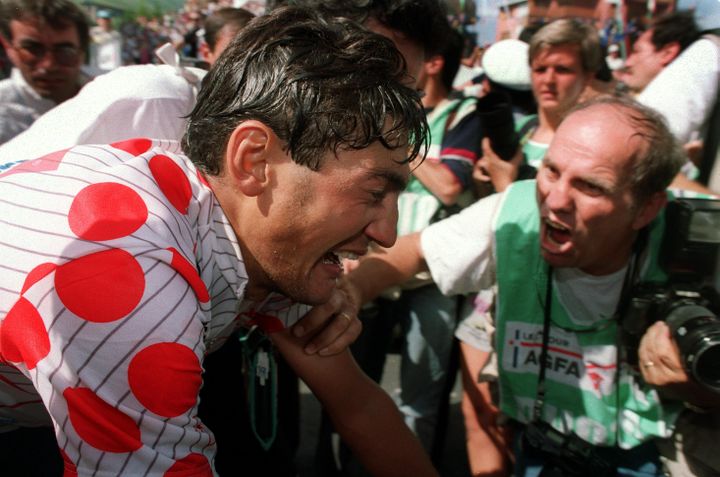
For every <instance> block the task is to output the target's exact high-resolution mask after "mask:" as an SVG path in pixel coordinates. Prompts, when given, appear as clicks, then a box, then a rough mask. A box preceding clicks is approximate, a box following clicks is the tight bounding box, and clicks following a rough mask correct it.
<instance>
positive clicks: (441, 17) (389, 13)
mask: <svg viewBox="0 0 720 477" xmlns="http://www.w3.org/2000/svg"><path fill="white" fill-rule="evenodd" d="M278 3H280V4H286V5H299V6H304V7H308V8H311V9H313V10H316V11H318V12H319V13H320V14H321V15H323V16H325V17H335V18H348V19H350V20H354V21H356V22H358V23H365V22H366V21H367V20H368V19H369V18H374V19H375V20H377V21H378V22H380V23H381V24H382V25H384V26H386V27H388V28H389V29H391V30H394V31H396V32H398V33H401V34H402V35H403V36H404V37H405V38H406V39H408V40H410V41H412V42H413V43H415V44H417V45H420V46H422V48H423V50H424V51H425V56H426V57H429V56H430V55H433V54H436V53H439V52H440V50H439V49H438V48H439V46H440V45H442V41H443V38H444V37H445V35H447V30H448V29H449V28H450V25H449V24H448V22H447V12H446V9H445V6H444V3H441V2H439V1H438V0H284V1H281V2H278Z"/></svg>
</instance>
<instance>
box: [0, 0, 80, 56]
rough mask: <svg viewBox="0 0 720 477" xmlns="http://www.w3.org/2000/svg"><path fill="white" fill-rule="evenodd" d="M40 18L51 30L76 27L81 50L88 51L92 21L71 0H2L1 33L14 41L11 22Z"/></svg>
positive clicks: (0, 8)
mask: <svg viewBox="0 0 720 477" xmlns="http://www.w3.org/2000/svg"><path fill="white" fill-rule="evenodd" d="M32 18H39V19H40V20H42V21H44V22H45V23H47V24H48V25H50V27H51V28H54V29H56V30H64V29H66V28H70V27H72V26H75V28H76V29H77V33H78V38H79V40H80V48H81V49H83V50H86V49H87V47H88V44H89V43H90V19H89V18H88V16H87V15H86V14H85V12H84V11H83V10H82V9H81V8H80V7H79V6H78V5H77V4H76V3H74V2H72V1H71V0H0V33H2V35H3V36H4V37H5V38H7V39H8V40H12V39H13V38H12V31H11V29H10V22H11V21H13V20H17V21H25V20H29V19H32Z"/></svg>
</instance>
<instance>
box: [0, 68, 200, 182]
mask: <svg viewBox="0 0 720 477" xmlns="http://www.w3.org/2000/svg"><path fill="white" fill-rule="evenodd" d="M204 74H205V71H203V70H200V69H197V68H183V69H182V70H180V69H179V68H176V67H173V66H168V65H136V66H124V67H121V68H117V69H115V70H113V71H111V72H109V73H107V74H105V75H102V76H100V77H98V78H96V79H95V80H93V81H92V82H90V83H88V84H87V85H86V86H85V87H84V88H83V89H82V90H80V92H79V93H78V94H77V95H76V96H75V97H74V98H72V99H69V100H67V101H65V102H63V103H62V104H60V105H59V106H57V107H55V108H53V109H52V110H51V111H49V112H48V113H47V114H44V115H43V116H41V117H40V118H39V119H38V120H37V121H35V123H34V124H33V125H32V127H30V128H29V129H28V130H27V131H25V132H24V133H22V134H20V135H19V136H17V137H15V138H14V139H13V140H12V141H9V142H8V143H6V144H3V145H2V146H0V170H2V169H3V165H9V164H10V163H13V164H14V163H17V162H20V161H23V160H28V159H34V158H37V157H41V156H44V155H46V154H48V153H50V152H53V151H58V150H63V149H67V148H69V147H72V146H74V145H77V144H105V143H111V142H115V141H121V140H125V139H131V138H135V137H150V138H157V139H175V140H178V139H180V138H181V137H182V135H183V133H184V131H185V124H186V120H185V118H184V116H185V115H187V114H188V113H190V111H192V108H193V106H195V100H196V97H197V91H198V87H199V86H200V80H201V79H202V77H203V76H204Z"/></svg>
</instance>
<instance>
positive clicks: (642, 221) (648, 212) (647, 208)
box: [632, 191, 667, 230]
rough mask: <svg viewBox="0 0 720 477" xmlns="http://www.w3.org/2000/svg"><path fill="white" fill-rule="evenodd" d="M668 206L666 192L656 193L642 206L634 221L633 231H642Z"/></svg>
mask: <svg viewBox="0 0 720 477" xmlns="http://www.w3.org/2000/svg"><path fill="white" fill-rule="evenodd" d="M666 204H667V193H666V192H665V191H662V192H655V193H654V194H653V195H651V196H650V198H649V199H647V200H646V201H645V203H644V204H643V205H641V206H640V208H639V209H638V211H637V213H636V214H635V219H634V220H633V224H632V225H633V229H634V230H640V229H642V228H643V227H645V226H646V225H647V224H649V223H650V222H652V221H653V220H654V219H655V217H657V215H658V214H659V213H660V211H661V210H663V207H665V205H666Z"/></svg>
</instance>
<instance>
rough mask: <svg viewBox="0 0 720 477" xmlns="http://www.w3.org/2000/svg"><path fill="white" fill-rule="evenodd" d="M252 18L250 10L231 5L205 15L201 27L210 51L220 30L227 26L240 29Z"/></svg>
mask: <svg viewBox="0 0 720 477" xmlns="http://www.w3.org/2000/svg"><path fill="white" fill-rule="evenodd" d="M253 18H255V15H254V14H253V13H252V12H249V11H247V10H245V9H242V8H231V7H226V8H221V9H219V10H217V11H215V12H214V13H213V14H212V15H210V16H209V17H207V18H206V19H205V24H204V25H203V29H204V30H205V35H204V36H205V42H206V43H207V44H208V46H209V47H210V51H215V44H216V43H217V36H218V33H220V30H222V29H223V28H224V27H229V28H232V29H233V30H234V31H240V30H242V29H243V28H244V27H245V25H247V24H248V22H249V21H250V20H252V19H253Z"/></svg>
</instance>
